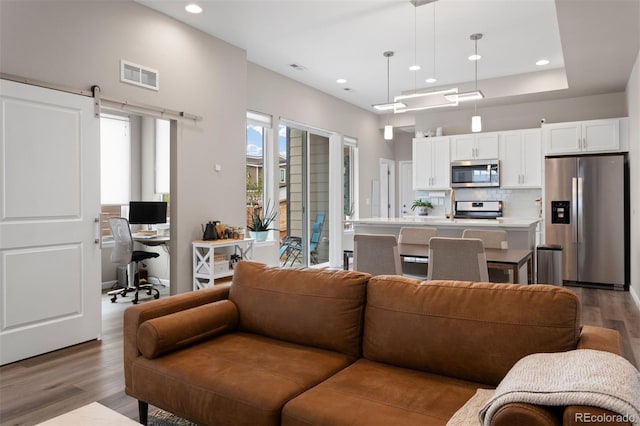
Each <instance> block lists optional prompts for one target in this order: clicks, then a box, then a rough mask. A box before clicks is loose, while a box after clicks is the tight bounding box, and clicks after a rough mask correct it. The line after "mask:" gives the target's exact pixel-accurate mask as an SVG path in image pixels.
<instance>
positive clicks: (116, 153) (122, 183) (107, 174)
mask: <svg viewBox="0 0 640 426" xmlns="http://www.w3.org/2000/svg"><path fill="white" fill-rule="evenodd" d="M129 132H130V123H129V118H128V117H120V116H115V115H106V114H103V115H101V116H100V202H101V204H103V205H122V204H127V203H128V202H129V199H130V195H131V192H130V182H131V138H130V133H129Z"/></svg>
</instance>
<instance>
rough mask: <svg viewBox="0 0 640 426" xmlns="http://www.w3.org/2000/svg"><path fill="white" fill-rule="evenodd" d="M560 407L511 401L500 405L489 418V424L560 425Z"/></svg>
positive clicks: (506, 425)
mask: <svg viewBox="0 0 640 426" xmlns="http://www.w3.org/2000/svg"><path fill="white" fill-rule="evenodd" d="M561 424H562V407H547V406H542V405H534V404H526V403H522V402H511V403H509V404H505V405H504V406H503V407H501V408H500V409H499V410H498V411H496V413H495V414H494V415H493V417H492V418H491V426H513V425H519V426H560V425H561Z"/></svg>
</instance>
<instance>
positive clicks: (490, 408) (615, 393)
mask: <svg viewBox="0 0 640 426" xmlns="http://www.w3.org/2000/svg"><path fill="white" fill-rule="evenodd" d="M511 402H523V403H530V404H536V405H550V406H567V405H587V406H593V407H599V408H603V409H606V410H610V411H613V412H615V413H619V414H620V415H621V420H625V421H629V422H631V423H633V424H634V425H636V426H640V373H639V372H638V370H636V368H635V367H634V366H633V365H632V364H631V363H630V362H629V361H627V360H626V359H624V358H623V357H621V356H618V355H615V354H612V353H609V352H603V351H596V350H591V349H579V350H573V351H568V352H559V353H539V354H533V355H529V356H526V357H524V358H522V359H521V360H520V361H518V362H517V363H516V364H515V365H514V366H513V368H511V370H509V372H508V373H507V375H506V376H505V377H504V379H502V381H501V382H500V384H499V385H498V387H497V388H496V390H495V393H494V394H493V396H492V397H490V399H489V400H488V401H487V402H486V404H485V405H484V407H483V408H482V409H481V410H480V414H479V417H480V423H483V424H484V425H485V426H488V425H489V424H491V418H492V417H493V415H494V414H495V413H496V412H497V411H498V410H499V409H500V407H502V406H504V405H505V404H508V403H511ZM469 424H478V423H477V418H476V420H475V421H474V422H473V423H469Z"/></svg>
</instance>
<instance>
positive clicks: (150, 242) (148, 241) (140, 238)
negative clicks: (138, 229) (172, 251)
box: [131, 233, 171, 247]
mask: <svg viewBox="0 0 640 426" xmlns="http://www.w3.org/2000/svg"><path fill="white" fill-rule="evenodd" d="M131 236H132V237H133V241H135V242H138V243H140V244H144V245H145V246H149V247H153V246H161V245H168V244H169V242H170V241H171V239H170V238H169V237H163V236H159V235H155V236H146V235H136V233H133V234H131Z"/></svg>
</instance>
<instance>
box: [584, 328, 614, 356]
mask: <svg viewBox="0 0 640 426" xmlns="http://www.w3.org/2000/svg"><path fill="white" fill-rule="evenodd" d="M576 349H595V350H598V351H606V352H611V353H614V354H616V355H622V343H621V341H620V333H618V332H617V331H616V330H611V329H608V328H603V327H594V326H590V325H584V326H582V331H581V332H580V339H579V340H578V347H577V348H576Z"/></svg>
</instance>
